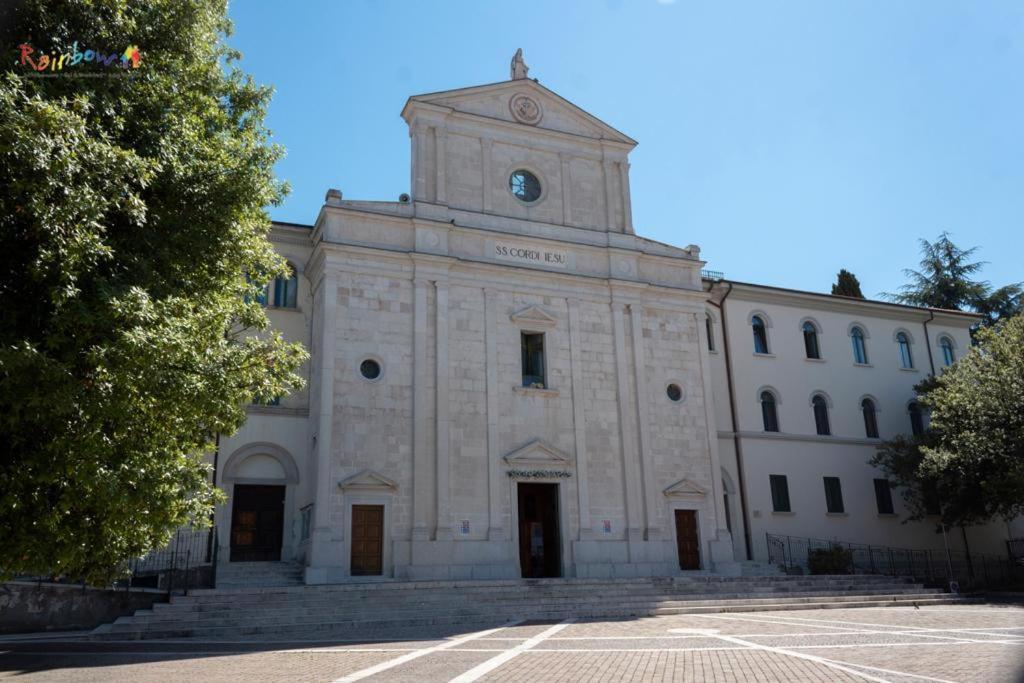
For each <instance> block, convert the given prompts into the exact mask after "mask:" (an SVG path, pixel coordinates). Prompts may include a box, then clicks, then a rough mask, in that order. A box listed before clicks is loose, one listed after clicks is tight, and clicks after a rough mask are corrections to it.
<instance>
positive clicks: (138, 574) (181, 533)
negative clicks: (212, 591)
mask: <svg viewBox="0 0 1024 683" xmlns="http://www.w3.org/2000/svg"><path fill="white" fill-rule="evenodd" d="M216 566H217V527H216V526H211V527H209V528H205V529H203V528H194V527H183V528H181V529H178V531H177V532H176V533H175V534H174V536H173V537H172V538H171V540H170V542H169V543H168V544H167V545H166V546H164V547H163V548H158V549H156V550H152V551H150V552H148V553H146V554H145V555H144V556H142V557H140V558H138V559H135V560H133V561H132V562H131V570H132V571H131V578H130V579H129V580H128V584H129V585H130V586H142V587H149V588H160V589H163V590H166V591H167V593H168V595H170V594H171V593H173V592H175V591H182V592H185V593H187V592H188V591H189V590H190V589H192V588H212V587H213V586H214V585H215V584H216Z"/></svg>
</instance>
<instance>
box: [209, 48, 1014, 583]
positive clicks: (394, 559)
mask: <svg viewBox="0 0 1024 683" xmlns="http://www.w3.org/2000/svg"><path fill="white" fill-rule="evenodd" d="M512 76H513V77H512V79H511V80H508V81H504V82H500V83H494V84H490V85H483V86H477V87H471V88H464V89H460V90H453V91H446V92H440V93H432V94H428V95H420V96H415V97H412V98H410V99H409V100H408V102H407V103H406V105H405V107H404V109H403V110H402V116H403V118H404V119H405V121H406V122H407V123H408V125H409V135H410V140H411V145H412V155H411V156H412V164H411V178H410V186H411V197H410V196H406V195H403V196H402V197H401V198H400V199H399V201H397V202H365V201H350V200H346V199H343V197H342V195H341V193H340V192H338V191H336V190H332V191H330V192H328V194H327V198H326V202H325V204H324V206H323V208H322V209H321V211H320V214H319V215H318V216H317V219H316V222H315V224H314V225H312V226H302V225H292V224H285V223H276V224H275V225H274V228H273V232H272V236H271V238H272V240H273V242H274V244H275V245H276V246H277V248H278V250H279V251H280V253H281V254H282V255H284V256H285V257H286V258H287V259H288V261H289V263H290V264H291V265H292V267H293V269H294V276H293V277H292V278H291V279H289V280H279V281H277V282H275V283H274V284H273V285H272V286H271V287H270V288H269V290H268V293H267V305H268V309H269V310H268V313H269V316H270V318H271V321H272V323H273V325H274V326H275V327H277V328H278V329H280V330H281V331H282V332H283V334H284V335H285V336H286V337H287V338H289V339H292V340H298V341H302V342H303V343H304V344H305V345H306V346H307V347H308V348H309V349H310V351H311V360H310V362H309V364H308V367H307V368H306V369H305V372H306V374H307V378H308V385H307V387H306V388H305V389H304V390H302V391H298V392H296V393H294V394H292V395H289V396H286V397H283V398H282V399H281V400H280V401H278V402H276V404H275V405H259V406H256V405H254V406H252V407H251V409H250V416H249V419H248V421H247V422H246V424H245V425H244V426H243V428H242V429H241V430H240V431H239V432H238V433H236V434H234V435H233V436H231V437H224V438H222V439H221V440H220V445H219V450H218V453H217V454H216V461H217V467H216V476H217V483H218V484H219V485H221V486H222V487H223V488H224V489H225V490H226V491H227V493H228V497H229V502H228V503H227V504H226V505H225V506H223V507H222V508H221V509H219V510H218V511H217V524H218V530H219V538H220V545H221V548H220V558H221V561H223V562H246V561H259V560H277V559H284V560H296V561H299V562H301V563H302V564H304V565H305V578H306V581H307V582H309V583H323V582H335V581H345V580H349V579H350V578H352V577H357V578H363V577H366V576H381V577H397V578H499V577H519V576H528V577H532V576H581V577H587V576H637V575H667V574H673V573H678V572H680V571H687V570H710V571H719V572H735V571H738V564H737V563H738V562H739V561H743V560H746V559H749V558H756V559H764V556H765V552H764V534H765V532H769V531H773V532H782V533H792V534H796V535H805V536H820V537H826V538H833V537H835V538H841V539H843V540H854V541H865V542H867V541H870V542H877V543H888V544H891V545H905V546H914V547H935V544H936V543H941V540H937V538H936V537H935V536H934V534H932V533H931V531H930V528H928V525H916V526H908V525H901V523H900V520H899V512H900V501H899V497H898V495H893V496H892V501H893V510H892V514H890V513H889V512H888V509H886V510H885V511H882V512H879V510H878V509H876V499H875V490H874V484H873V479H875V478H878V477H880V476H881V475H880V474H878V473H877V472H874V471H872V470H871V468H870V467H869V466H868V465H866V464H865V461H866V460H867V459H868V458H869V457H870V455H871V452H872V448H873V446H874V445H875V444H876V443H877V441H878V437H882V438H885V437H887V436H891V435H892V434H895V433H897V432H900V431H909V429H910V421H909V420H910V415H909V414H908V409H909V406H910V405H911V401H912V400H913V388H912V387H913V385H914V384H915V383H916V382H918V381H919V380H920V379H921V378H923V377H924V376H925V373H927V372H930V371H932V366H933V364H934V367H935V369H936V370H937V369H939V368H940V367H941V366H942V364H943V362H944V361H943V358H944V356H943V353H944V352H945V350H946V349H947V348H948V349H949V352H950V353H952V354H953V357H954V358H955V357H956V356H958V355H960V354H962V353H964V352H965V350H966V348H967V346H968V344H969V337H968V332H967V330H968V326H969V325H970V324H971V323H972V322H973V318H972V317H971V316H967V315H963V314H958V313H951V312H945V311H928V310H919V309H913V308H907V307H902V306H894V305H891V304H884V303H879V302H868V301H858V300H850V299H844V298H837V297H830V296H822V295H815V294H809V293H803V292H792V291H788V290H781V289H777V288H771V287H761V286H754V285H744V284H740V283H730V282H725V281H711V280H704V279H702V277H701V268H702V266H703V265H704V262H703V261H702V260H701V259H700V251H699V249H698V248H697V247H696V246H694V245H688V246H685V247H678V246H672V245H668V244H662V243H659V242H654V241H652V240H648V239H644V238H642V237H639V236H637V235H636V234H634V230H633V225H632V217H631V209H630V190H629V153H630V151H631V150H632V148H633V147H634V146H635V145H636V143H635V142H634V141H633V140H632V139H630V138H629V137H628V136H626V135H624V134H623V133H621V132H619V131H617V130H615V129H614V128H612V127H611V126H609V125H607V124H606V123H604V122H602V121H600V120H598V119H597V118H595V117H593V116H592V115H590V114H588V113H587V112H585V111H583V110H582V109H580V108H578V107H576V106H575V105H573V104H572V103H570V102H568V101H566V100H564V99H562V98H561V97H559V96H558V95H557V94H555V93H554V92H552V91H550V90H548V89H547V88H544V87H543V86H541V85H540V84H538V83H537V82H535V81H533V80H530V79H528V78H526V77H525V76H526V68H525V65H524V64H523V63H522V61H521V58H519V56H518V55H517V58H516V59H515V60H514V61H513V67H512ZM758 326H759V327H758ZM855 330H859V334H860V338H861V342H859V343H860V344H861V348H862V350H863V354H864V355H863V357H859V356H856V355H855V354H854V351H853V348H854V347H853V344H854V343H855V342H854V341H853V339H854V336H855ZM811 331H813V332H811ZM755 338H756V340H755ZM901 340H902V341H901ZM904 342H905V343H904ZM812 345H813V349H815V350H816V351H815V352H814V353H813V354H812V353H811V350H812ZM901 353H906V354H908V355H909V358H910V359H911V360H910V365H911V367H901V360H900V359H901V356H900V354H901ZM851 354H854V355H851ZM809 356H814V357H809ZM906 364H907V363H904V365H906ZM766 397H770V401H769V402H770V403H771V404H772V406H773V408H772V410H773V411H774V412H770V413H769V412H766V411H768V407H766V401H767V398H766ZM865 401H870V402H871V406H872V412H871V415H872V416H873V419H874V421H875V424H877V435H876V436H872V435H869V434H867V433H865V422H864V416H865V414H866V413H865V412H864V405H865V403H864V402H865ZM816 404H818V405H819V408H818V409H817V410H818V416H817V419H818V425H817V427H816V422H815V407H814V406H815V405H816ZM821 405H823V406H824V407H823V408H822V407H820V406H821ZM765 415H774V417H773V418H772V419H774V422H767V423H766V420H767V419H768V418H766V417H765ZM822 419H825V420H826V421H827V429H826V430H825V431H827V433H826V434H821V433H819V432H821V431H822V424H821V420H822ZM922 419H924V418H923V417H922ZM769 427H773V428H771V429H770V428H769ZM773 475H775V476H776V478H775V480H774V481H775V489H776V499H775V500H774V502H773V499H772V488H771V486H772V485H771V483H770V482H771V481H772V479H771V477H772V476H773ZM777 477H784V478H785V482H786V485H787V486H788V509H781V508H782V507H785V506H782V505H781V502H782V499H781V497H782V493H781V491H782V488H781V486H782V484H781V482H782V480H781V479H778V478H777ZM823 477H834V478H836V479H838V481H839V484H838V487H840V488H841V496H842V502H841V506H840V508H838V509H837V508H836V500H835V495H836V494H835V491H834V490H833V491H832V493H830V494H829V502H828V504H827V505H826V494H825V492H824V486H826V484H824V483H823V482H824V480H823ZM828 486H832V487H833V488H834V487H835V486H837V485H836V484H828ZM880 495H881V494H880ZM988 536H990V537H991V538H988V537H986V538H980V539H979V541H978V542H979V543H988V542H991V544H998V542H999V541H1000V540H1001V538H1005V534H1003V535H1002V536H1000V533H999V531H998V530H996V531H994V532H992V533H990V534H988ZM987 549H992V548H987Z"/></svg>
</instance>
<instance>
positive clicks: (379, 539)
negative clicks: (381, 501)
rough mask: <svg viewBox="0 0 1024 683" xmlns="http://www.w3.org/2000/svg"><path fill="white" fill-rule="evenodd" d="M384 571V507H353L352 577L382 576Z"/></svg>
mask: <svg viewBox="0 0 1024 683" xmlns="http://www.w3.org/2000/svg"><path fill="white" fill-rule="evenodd" d="M383 569H384V506H383V505H353V506H352V566H351V574H352V576H380V574H381V573H382V572H383Z"/></svg>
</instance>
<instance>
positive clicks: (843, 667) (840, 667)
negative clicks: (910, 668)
mask: <svg viewBox="0 0 1024 683" xmlns="http://www.w3.org/2000/svg"><path fill="white" fill-rule="evenodd" d="M714 637H715V638H720V639H722V640H724V641H726V642H727V643H736V644H737V645H746V646H747V647H750V648H752V649H755V650H763V651H765V652H773V653H775V654H780V655H785V656H787V657H796V658H797V659H804V660H807V661H809V662H815V663H817V664H821V665H823V666H827V667H828V668H830V669H835V670H836V671H843V672H845V673H848V674H852V675H854V676H859V677H860V678H863V679H864V680H868V681H874V682H875V683H890V682H889V681H888V680H887V679H885V678H878V677H877V676H872V675H871V674H868V673H865V672H864V671H861V670H860V669H867V670H869V671H877V672H879V673H886V674H892V675H894V676H907V677H909V678H920V679H922V680H925V681H935V683H955V682H954V681H947V680H945V679H943V678H932V677H930V676H919V675H917V674H910V673H906V672H904V671H893V670H892V669H880V668H878V667H876V666H864V665H863V664H850V663H848V662H839V661H836V660H834V659H825V658H824V657H819V656H817V655H812V654H808V653H806V652H794V651H793V650H787V649H785V648H781V647H771V646H770V645H759V644H758V643H752V642H750V641H749V640H743V639H742V638H736V637H734V636H726V635H722V634H718V635H716V636H714ZM853 667H857V668H853Z"/></svg>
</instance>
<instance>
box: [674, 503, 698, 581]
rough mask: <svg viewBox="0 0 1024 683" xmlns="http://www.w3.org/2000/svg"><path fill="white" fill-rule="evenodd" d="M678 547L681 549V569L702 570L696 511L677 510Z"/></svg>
mask: <svg viewBox="0 0 1024 683" xmlns="http://www.w3.org/2000/svg"><path fill="white" fill-rule="evenodd" d="M676 547H677V548H678V549H679V568H680V569H700V539H699V538H698V537H697V511H696V510H676Z"/></svg>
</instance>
